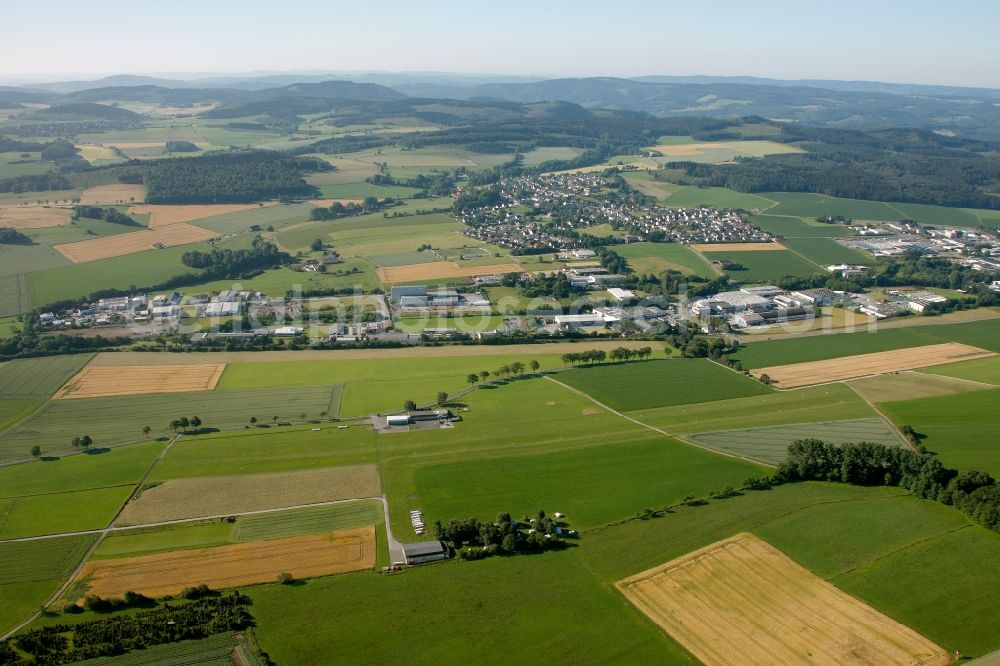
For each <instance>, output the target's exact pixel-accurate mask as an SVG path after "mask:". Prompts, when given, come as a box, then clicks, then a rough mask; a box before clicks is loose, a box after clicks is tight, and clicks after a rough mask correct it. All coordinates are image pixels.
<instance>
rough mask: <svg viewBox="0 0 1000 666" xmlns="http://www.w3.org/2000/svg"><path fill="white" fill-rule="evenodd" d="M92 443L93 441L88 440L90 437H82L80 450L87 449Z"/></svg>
mask: <svg viewBox="0 0 1000 666" xmlns="http://www.w3.org/2000/svg"><path fill="white" fill-rule="evenodd" d="M93 443H94V440H92V439H91V438H90V435H84V436H83V437H81V438H80V448H82V449H88V448H90V445H91V444H93Z"/></svg>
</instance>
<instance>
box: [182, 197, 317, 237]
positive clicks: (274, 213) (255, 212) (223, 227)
mask: <svg viewBox="0 0 1000 666" xmlns="http://www.w3.org/2000/svg"><path fill="white" fill-rule="evenodd" d="M312 209H313V206H312V205H311V204H307V203H301V204H279V205H277V206H263V207H261V208H253V209H250V210H245V211H241V212H239V213H227V214H225V215H216V216H214V217H206V218H204V219H201V220H196V221H195V222H194V224H195V225H196V226H199V227H202V228H203V229H211V230H212V231H218V232H219V233H220V234H234V233H238V232H241V231H249V230H250V227H251V225H257V226H259V227H260V228H261V229H267V227H269V226H273V227H274V228H275V229H278V228H281V227H286V226H288V225H290V224H295V223H296V222H305V221H306V220H308V219H309V211H311V210H312Z"/></svg>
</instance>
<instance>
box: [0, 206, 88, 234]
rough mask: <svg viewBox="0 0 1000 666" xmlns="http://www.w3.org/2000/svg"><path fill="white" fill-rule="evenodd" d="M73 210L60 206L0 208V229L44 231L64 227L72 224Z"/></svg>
mask: <svg viewBox="0 0 1000 666" xmlns="http://www.w3.org/2000/svg"><path fill="white" fill-rule="evenodd" d="M72 215H73V210H72V209H71V208H69V207H66V208H61V207H58V206H8V207H2V208H0V227H9V228H11V229H43V228H45V227H62V226H65V225H67V224H69V222H70V218H71V217H72Z"/></svg>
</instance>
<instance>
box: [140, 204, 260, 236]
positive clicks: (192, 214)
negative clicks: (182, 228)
mask: <svg viewBox="0 0 1000 666" xmlns="http://www.w3.org/2000/svg"><path fill="white" fill-rule="evenodd" d="M277 204H278V202H277V201H268V202H265V203H264V205H263V206H261V205H260V204H203V205H194V204H192V205H177V206H167V205H162V204H149V205H142V206H132V207H131V208H129V210H128V212H129V213H135V214H137V215H149V228H150V229H161V228H163V227H169V226H171V225H174V224H180V223H182V222H191V221H193V220H203V219H205V218H206V217H214V216H216V215H225V214H227V213H241V212H243V211H246V210H253V209H255V208H262V207H265V206H276V205H277Z"/></svg>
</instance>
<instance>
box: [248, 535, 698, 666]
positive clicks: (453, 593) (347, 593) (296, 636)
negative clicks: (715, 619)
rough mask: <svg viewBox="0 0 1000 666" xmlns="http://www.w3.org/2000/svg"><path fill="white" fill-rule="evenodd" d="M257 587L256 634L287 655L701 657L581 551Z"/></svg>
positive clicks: (327, 659) (298, 660)
mask: <svg viewBox="0 0 1000 666" xmlns="http://www.w3.org/2000/svg"><path fill="white" fill-rule="evenodd" d="M250 594H251V596H252V598H253V602H254V605H253V613H254V617H255V618H256V619H257V622H258V626H257V628H256V629H255V632H256V634H257V636H258V638H259V640H260V642H261V645H262V647H263V648H264V649H265V650H266V651H267V652H268V653H269V654H270V656H271V658H272V659H274V660H275V661H276V662H278V663H287V664H320V663H331V662H334V661H339V662H343V663H389V662H392V661H396V660H398V659H400V658H402V657H403V656H404V655H405V659H406V660H407V661H409V662H412V663H418V664H442V663H455V662H458V661H462V660H464V659H465V656H464V655H466V654H467V653H468V649H469V646H470V645H475V646H476V650H477V651H478V653H479V654H480V655H493V656H494V657H500V655H502V659H503V660H505V661H510V662H514V663H537V662H539V661H546V662H562V663H570V662H575V663H594V664H597V663H609V662H613V661H623V662H629V663H647V664H649V663H664V662H666V663H671V664H693V663H694V661H693V660H691V658H690V657H688V656H687V654H686V653H685V652H684V651H683V650H681V649H680V648H679V647H677V646H676V645H674V644H673V643H672V642H670V640H669V639H668V638H667V637H666V635H665V634H664V633H663V632H661V631H660V630H658V629H657V628H655V627H654V626H653V624H652V623H650V622H647V621H646V620H645V619H644V618H643V617H642V616H640V615H639V614H638V613H637V612H634V611H630V610H629V608H628V606H627V604H626V603H625V601H624V600H623V599H621V598H620V597H619V596H618V595H617V594H616V593H615V592H614V591H612V590H611V589H610V588H608V587H607V586H602V585H600V584H597V583H596V582H595V581H594V580H593V578H592V576H591V575H590V574H589V573H588V571H587V570H586V568H584V567H583V566H582V565H581V563H580V562H579V561H578V560H577V559H576V558H575V557H574V556H573V554H572V551H568V552H561V553H550V554H546V555H542V556H537V557H527V556H522V557H511V558H493V559H490V560H486V561H483V562H476V563H471V562H469V563H459V562H454V563H448V564H444V565H437V566H427V567H418V568H415V569H413V570H410V571H407V572H406V573H405V574H403V575H392V576H381V575H379V574H375V573H369V572H362V573H357V574H350V575H345V576H333V577H330V578H323V579H319V580H314V581H308V582H307V583H306V584H305V585H303V586H301V587H291V586H281V585H268V586H261V587H257V588H253V589H252V590H251V591H250ZM330 608H336V609H337V621H336V622H330V620H329V609H330ZM456 623H460V625H461V631H456ZM389 627H391V633H392V638H391V640H386V631H387V628H389ZM609 637H613V640H609ZM492 660H493V659H489V658H488V659H487V661H492Z"/></svg>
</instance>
